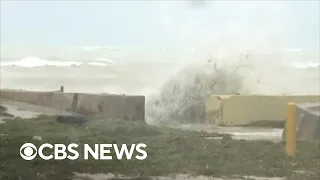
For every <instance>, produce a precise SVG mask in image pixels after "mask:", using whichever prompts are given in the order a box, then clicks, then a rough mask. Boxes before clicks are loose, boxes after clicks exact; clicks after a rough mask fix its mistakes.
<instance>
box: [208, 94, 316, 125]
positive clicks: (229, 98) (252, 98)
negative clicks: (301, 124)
mask: <svg viewBox="0 0 320 180" xmlns="http://www.w3.org/2000/svg"><path fill="white" fill-rule="evenodd" d="M319 100H320V96H319V95H292V96H285V95H279V96H267V95H214V96H210V97H209V98H208V99H207V100H206V101H205V106H206V123H208V124H216V125H224V126H232V125H248V124H252V123H256V122H261V121H275V122H276V121H284V119H285V117H286V105H287V104H288V103H289V102H292V101H293V102H296V103H303V102H311V101H319Z"/></svg>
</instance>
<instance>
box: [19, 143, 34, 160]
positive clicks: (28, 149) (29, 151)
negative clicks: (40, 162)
mask: <svg viewBox="0 0 320 180" xmlns="http://www.w3.org/2000/svg"><path fill="white" fill-rule="evenodd" d="M20 156H21V157H22V158H23V159H24V160H27V161H30V160H32V159H34V158H35V157H36V156H37V147H36V146H35V145H33V144H32V143H25V144H23V145H22V146H21V148H20Z"/></svg>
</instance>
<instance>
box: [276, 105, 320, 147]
mask: <svg viewBox="0 0 320 180" xmlns="http://www.w3.org/2000/svg"><path fill="white" fill-rule="evenodd" d="M296 120H297V122H296V126H297V136H296V138H297V139H298V140H311V141H314V140H318V141H320V102H313V103H298V104H297V111H296ZM282 138H283V140H285V138H286V127H285V128H284V130H283V134H282Z"/></svg>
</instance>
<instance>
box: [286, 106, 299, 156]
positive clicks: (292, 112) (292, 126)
mask: <svg viewBox="0 0 320 180" xmlns="http://www.w3.org/2000/svg"><path fill="white" fill-rule="evenodd" d="M296 113H297V107H296V104H295V103H293V102H290V103H288V105H287V121H286V126H285V128H286V152H287V154H288V155H289V156H295V154H296V134H297V131H296V129H297V128H296V123H297V120H296Z"/></svg>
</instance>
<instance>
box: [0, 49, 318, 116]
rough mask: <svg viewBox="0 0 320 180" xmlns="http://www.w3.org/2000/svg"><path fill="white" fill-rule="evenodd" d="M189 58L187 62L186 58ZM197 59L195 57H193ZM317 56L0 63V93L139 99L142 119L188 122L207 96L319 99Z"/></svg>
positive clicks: (285, 53) (289, 53) (298, 53)
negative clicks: (63, 93) (143, 106)
mask: <svg viewBox="0 0 320 180" xmlns="http://www.w3.org/2000/svg"><path fill="white" fill-rule="evenodd" d="M189 57H190V56H189ZM198 57H199V56H198ZM319 82H320V67H319V55H318V54H317V53H308V52H305V51H301V50H295V51H292V50H291V51H282V52H272V53H265V54H263V53H260V54H258V53H257V54H248V53H242V54H241V53H240V54H233V55H232V54H231V55H229V56H223V57H221V56H219V57H218V56H214V55H212V56H210V57H208V58H198V59H197V58H195V59H191V60H190V58H189V60H185V61H171V62H170V61H163V62H162V61H150V62H148V61H120V60H119V61H117V60H110V59H107V58H105V59H103V58H100V59H98V58H96V59H90V60H74V59H73V60H68V59H62V58H61V59H53V60H48V59H41V58H39V57H24V58H21V59H10V60H6V59H2V60H1V84H0V85H1V88H8V89H24V90H35V91H56V90H59V88H60V86H61V85H63V86H64V88H65V91H66V92H87V93H114V94H135V95H145V96H146V101H147V102H146V103H147V107H146V108H147V119H148V120H149V121H153V122H165V121H167V120H169V119H170V120H172V119H175V120H176V121H179V122H181V121H184V122H190V121H193V120H194V119H195V118H203V114H201V113H200V115H199V114H197V113H195V114H192V112H194V111H196V110H194V109H197V108H198V110H199V111H201V110H200V109H201V108H203V99H204V98H206V97H208V96H209V95H210V94H224V93H242V94H319V92H320V84H319Z"/></svg>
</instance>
